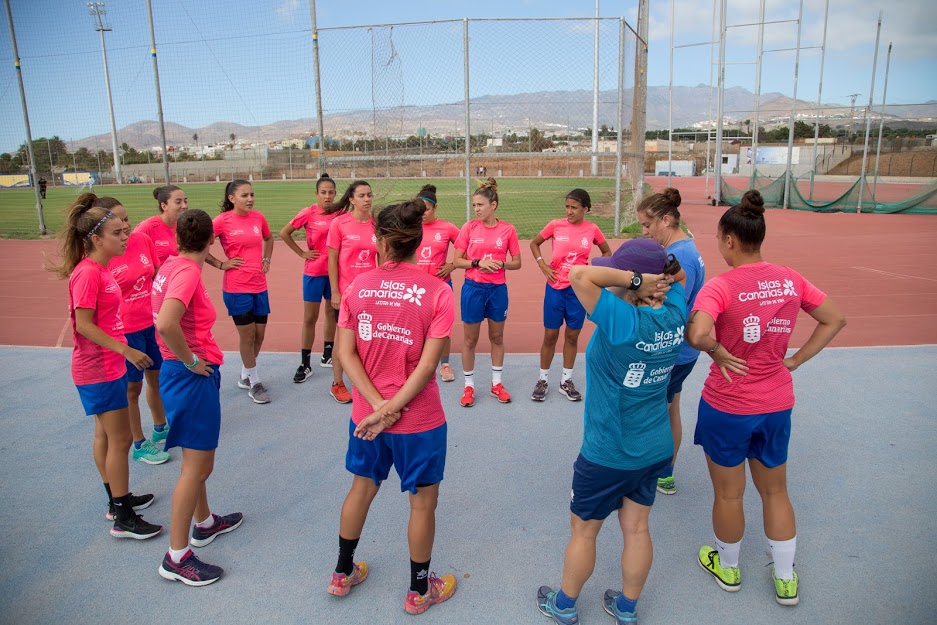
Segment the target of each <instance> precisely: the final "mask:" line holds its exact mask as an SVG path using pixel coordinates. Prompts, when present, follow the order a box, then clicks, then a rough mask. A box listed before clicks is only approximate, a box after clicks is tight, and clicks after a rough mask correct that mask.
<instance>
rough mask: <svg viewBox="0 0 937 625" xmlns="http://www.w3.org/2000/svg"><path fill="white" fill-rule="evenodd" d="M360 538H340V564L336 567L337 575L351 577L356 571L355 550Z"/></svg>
mask: <svg viewBox="0 0 937 625" xmlns="http://www.w3.org/2000/svg"><path fill="white" fill-rule="evenodd" d="M359 540H361V539H360V538H342V537H341V535H339V537H338V564H336V565H335V572H336V573H344V574H345V575H351V574H352V573H354V571H355V549H357V548H358V541H359Z"/></svg>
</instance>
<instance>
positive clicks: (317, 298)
mask: <svg viewBox="0 0 937 625" xmlns="http://www.w3.org/2000/svg"><path fill="white" fill-rule="evenodd" d="M324 299H327V300H329V301H332V286H331V285H330V284H329V277H328V276H303V301H304V302H312V303H313V304H318V303H319V302H321V301H322V300H324Z"/></svg>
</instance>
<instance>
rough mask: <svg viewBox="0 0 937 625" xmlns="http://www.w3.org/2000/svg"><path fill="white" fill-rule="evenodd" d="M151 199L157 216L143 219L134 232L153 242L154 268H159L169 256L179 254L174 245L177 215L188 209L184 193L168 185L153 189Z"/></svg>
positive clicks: (187, 201)
mask: <svg viewBox="0 0 937 625" xmlns="http://www.w3.org/2000/svg"><path fill="white" fill-rule="evenodd" d="M153 198H154V199H155V200H156V203H157V207H158V208H159V214H158V215H153V216H152V217H149V218H147V219H144V220H143V221H141V222H140V223H139V224H137V228H136V230H135V232H142V233H143V234H145V235H147V236H149V237H150V238H151V239H152V240H153V245H155V246H156V266H157V267H159V266H160V265H162V264H163V263H164V262H166V259H167V258H169V257H170V256H175V255H176V254H178V253H179V248H178V246H177V245H176V221H178V219H179V215H181V214H182V212H183V211H184V210H186V209H188V208H189V199H188V198H187V197H186V196H185V191H183V190H182V189H180V188H179V187H177V186H175V185H172V184H168V185H166V186H164V187H157V188H155V189H153Z"/></svg>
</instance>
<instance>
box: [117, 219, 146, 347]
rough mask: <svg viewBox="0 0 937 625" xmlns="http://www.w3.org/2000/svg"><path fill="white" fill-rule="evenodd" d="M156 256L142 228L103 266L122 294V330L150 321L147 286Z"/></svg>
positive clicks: (138, 327) (133, 329) (141, 326)
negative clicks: (122, 252)
mask: <svg viewBox="0 0 937 625" xmlns="http://www.w3.org/2000/svg"><path fill="white" fill-rule="evenodd" d="M156 257H157V253H156V246H155V245H153V240H152V239H151V238H150V237H148V236H147V235H145V234H143V233H142V232H134V233H132V234H131V235H130V238H129V239H127V251H126V252H124V255H123V256H115V257H114V258H112V259H111V262H110V264H109V265H108V266H107V269H108V271H110V272H111V275H112V276H114V279H115V280H117V284H118V286H120V291H121V293H122V294H123V298H124V303H123V305H121V308H120V310H121V318H122V319H123V320H124V333H125V334H131V333H133V332H139V331H140V330H143V329H145V328H149V327H150V326H151V325H153V307H152V306H151V305H150V290H151V289H152V286H153V276H155V275H156Z"/></svg>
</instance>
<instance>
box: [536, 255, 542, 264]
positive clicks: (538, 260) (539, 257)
mask: <svg viewBox="0 0 937 625" xmlns="http://www.w3.org/2000/svg"><path fill="white" fill-rule="evenodd" d="M535 260H536V261H537V262H538V263H539V262H540V261H541V260H543V256H538V257H537V258H536V259H535Z"/></svg>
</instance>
